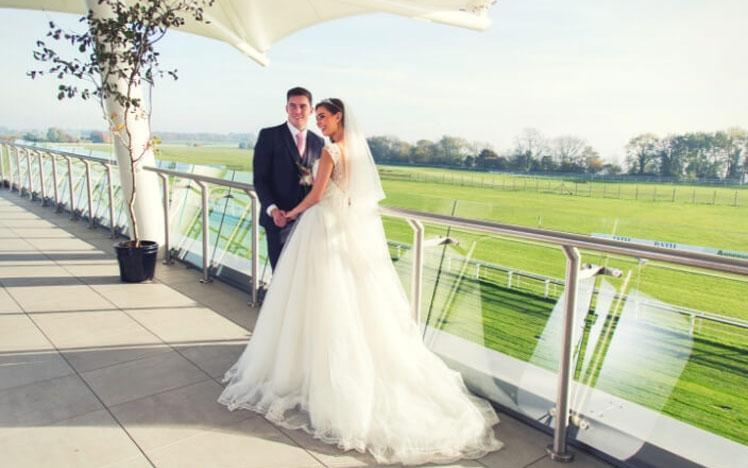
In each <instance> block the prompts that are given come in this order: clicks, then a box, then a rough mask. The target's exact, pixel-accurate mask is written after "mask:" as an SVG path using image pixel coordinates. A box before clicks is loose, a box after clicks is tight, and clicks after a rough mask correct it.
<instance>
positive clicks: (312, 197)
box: [286, 149, 333, 219]
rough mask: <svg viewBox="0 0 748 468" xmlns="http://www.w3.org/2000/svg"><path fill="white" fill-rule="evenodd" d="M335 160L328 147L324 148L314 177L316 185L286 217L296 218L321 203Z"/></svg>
mask: <svg viewBox="0 0 748 468" xmlns="http://www.w3.org/2000/svg"><path fill="white" fill-rule="evenodd" d="M332 168H333V162H332V156H330V153H328V152H327V150H326V149H323V150H322V154H321V155H320V158H319V167H318V168H317V176H316V177H315V178H314V185H313V186H312V190H311V191H310V192H309V193H308V194H307V196H306V197H304V199H303V200H301V203H299V204H298V205H296V207H294V209H293V210H291V211H289V212H288V213H286V217H287V218H289V219H294V218H296V217H297V216H299V215H300V214H301V213H303V212H304V211H306V210H307V209H309V208H310V207H311V206H312V205H315V204H316V203H319V201H320V200H322V196H323V195H324V194H325V189H326V188H327V184H328V182H330V175H331V174H332Z"/></svg>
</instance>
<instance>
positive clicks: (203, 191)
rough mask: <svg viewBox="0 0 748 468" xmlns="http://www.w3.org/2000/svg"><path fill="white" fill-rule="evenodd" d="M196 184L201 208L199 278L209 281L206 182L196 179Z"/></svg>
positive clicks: (205, 281) (202, 280) (204, 281)
mask: <svg viewBox="0 0 748 468" xmlns="http://www.w3.org/2000/svg"><path fill="white" fill-rule="evenodd" d="M195 182H197V185H198V186H199V187H200V199H201V206H202V210H203V213H202V214H203V278H202V279H201V280H200V282H201V283H209V282H210V281H211V280H210V270H209V268H210V262H209V259H208V243H209V242H210V238H209V236H210V230H209V229H208V227H209V226H208V221H209V220H208V218H209V216H208V214H209V213H208V184H206V183H205V182H203V181H200V180H197V181H195Z"/></svg>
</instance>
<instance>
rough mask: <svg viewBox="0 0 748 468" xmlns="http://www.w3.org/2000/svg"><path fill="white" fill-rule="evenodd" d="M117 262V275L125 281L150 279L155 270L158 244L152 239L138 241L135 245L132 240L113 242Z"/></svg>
mask: <svg viewBox="0 0 748 468" xmlns="http://www.w3.org/2000/svg"><path fill="white" fill-rule="evenodd" d="M114 251H115V252H117V262H119V277H120V279H121V280H122V281H124V282H125V283H140V282H143V281H146V280H152V279H153V274H154V273H155V271H156V257H157V256H158V244H157V243H156V242H153V241H144V240H142V241H140V245H139V246H138V247H135V246H134V244H133V242H132V241H129V240H127V241H122V242H120V243H118V244H114Z"/></svg>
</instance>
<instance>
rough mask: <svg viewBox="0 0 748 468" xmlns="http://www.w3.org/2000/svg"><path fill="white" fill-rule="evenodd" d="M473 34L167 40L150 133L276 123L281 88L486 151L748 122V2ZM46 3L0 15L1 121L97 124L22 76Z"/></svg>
mask: <svg viewBox="0 0 748 468" xmlns="http://www.w3.org/2000/svg"><path fill="white" fill-rule="evenodd" d="M490 16H491V18H492V20H493V25H492V27H491V29H489V30H488V31H486V32H482V33H476V32H473V31H466V30H461V29H457V28H453V27H448V26H443V25H438V24H429V23H425V22H420V21H413V20H409V19H406V18H400V17H396V16H391V15H384V14H379V15H368V16H361V17H355V18H346V19H341V20H336V21H333V22H329V23H325V24H320V25H317V26H314V27H312V28H309V29H306V30H303V31H300V32H298V33H296V34H294V35H292V36H289V37H287V38H285V39H283V40H282V41H280V42H279V43H277V44H276V45H275V46H274V47H273V49H272V50H271V51H270V52H269V58H270V61H271V63H270V66H269V67H268V68H261V67H259V66H258V65H256V64H255V63H254V62H253V61H251V60H250V59H248V58H247V57H245V56H243V55H242V54H241V53H240V52H238V51H237V50H235V49H233V48H232V47H230V46H229V45H227V44H223V43H220V42H217V41H213V40H210V39H205V38H201V37H196V36H191V35H188V34H183V33H175V34H172V35H171V37H168V38H167V39H166V41H165V42H164V43H163V49H162V52H163V57H164V64H165V65H167V66H173V67H176V68H178V69H179V75H180V79H179V81H178V82H176V83H173V82H168V81H163V82H161V83H160V84H158V85H157V87H156V89H155V90H154V112H153V117H152V122H153V128H154V130H156V131H158V130H166V131H195V132H197V131H207V132H232V131H233V132H245V131H250V132H256V131H258V130H259V129H260V128H261V127H263V126H268V125H272V124H276V123H280V122H282V121H283V119H284V112H283V105H284V93H285V90H286V89H287V88H289V87H291V86H294V85H296V84H300V85H304V86H306V87H308V88H309V89H311V90H312V92H313V93H314V94H315V97H320V98H321V97H327V96H339V97H342V98H343V99H347V100H349V101H350V102H353V103H355V105H356V108H357V111H358V114H359V120H361V121H362V124H363V125H365V127H366V129H367V133H369V134H372V135H373V134H392V135H397V136H399V137H401V138H403V139H406V140H408V141H415V140H417V139H420V138H428V139H438V138H439V137H440V136H441V135H444V134H449V135H457V136H463V137H465V138H468V139H470V140H474V141H480V142H487V143H490V144H492V145H493V146H494V147H495V148H496V149H497V150H499V151H500V150H503V149H506V148H509V147H510V146H512V144H513V141H514V138H515V137H516V136H517V135H518V134H519V133H520V132H521V131H522V129H523V128H527V127H534V128H537V129H539V130H540V131H541V132H543V134H545V135H546V136H549V137H553V136H559V135H565V134H574V135H578V136H581V137H583V138H585V139H587V140H588V141H589V142H590V143H591V144H592V145H593V146H594V147H595V148H596V149H598V150H599V151H600V152H601V153H602V154H603V156H604V157H606V158H609V159H616V158H618V159H620V157H621V156H622V154H623V146H624V145H625V143H626V141H627V140H628V139H629V138H630V137H632V136H634V135H636V134H637V133H641V132H645V131H652V132H654V133H657V134H659V135H665V134H667V133H673V132H685V131H696V130H706V131H712V130H716V129H723V128H727V127H730V126H743V127H748V86H746V82H748V60H746V50H748V34H746V33H745V31H748V2H747V1H745V0H711V1H709V0H657V1H651V0H627V1H623V0H616V1H613V0H575V1H569V0H512V1H510V0H502V1H500V2H499V3H497V4H496V5H495V6H494V7H493V8H492V9H491V12H490ZM49 19H53V20H56V21H60V20H61V21H63V22H66V23H67V24H70V25H75V24H76V21H75V18H74V17H71V16H65V15H60V14H56V13H45V12H37V11H23V10H9V9H3V10H0V24H3V28H0V41H1V43H2V44H3V48H2V50H0V64H2V70H1V71H0V77H1V78H0V79H2V83H3V86H1V87H0V108H2V112H1V113H0V116H1V117H0V126H6V127H11V128H46V127H49V126H58V127H63V128H71V129H75V128H103V123H102V121H101V117H100V114H99V111H98V108H97V107H96V106H95V105H92V104H83V103H79V102H63V103H60V102H58V101H57V100H56V99H55V97H54V87H55V85H54V84H53V83H52V82H51V81H31V80H30V79H29V78H27V77H26V76H25V72H26V71H27V70H29V69H31V68H32V67H34V63H33V60H32V58H31V50H32V49H33V45H34V42H35V41H36V39H38V38H41V37H43V35H44V34H45V32H46V24H47V21H48V20H49Z"/></svg>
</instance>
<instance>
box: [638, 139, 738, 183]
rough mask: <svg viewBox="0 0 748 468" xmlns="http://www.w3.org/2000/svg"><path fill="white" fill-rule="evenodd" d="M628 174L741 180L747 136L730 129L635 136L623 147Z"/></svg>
mask: <svg viewBox="0 0 748 468" xmlns="http://www.w3.org/2000/svg"><path fill="white" fill-rule="evenodd" d="M626 166H627V169H628V173H629V174H634V175H656V176H661V177H673V178H679V179H741V178H744V177H745V174H746V173H747V172H748V132H746V130H744V129H742V128H730V129H728V130H724V131H717V132H713V133H708V132H695V133H684V134H680V135H669V136H666V137H664V138H659V137H657V136H656V135H653V134H651V133H644V134H641V135H637V136H635V137H634V138H632V139H631V140H629V142H628V144H627V145H626Z"/></svg>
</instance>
